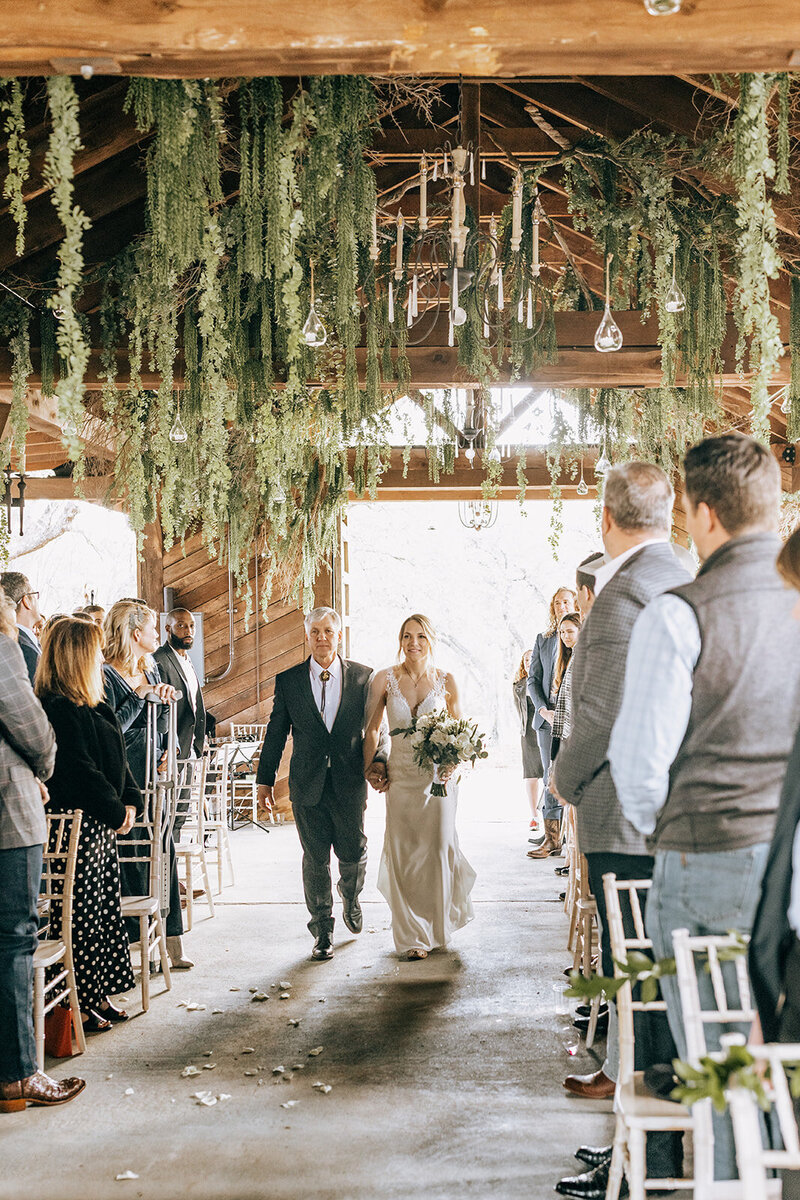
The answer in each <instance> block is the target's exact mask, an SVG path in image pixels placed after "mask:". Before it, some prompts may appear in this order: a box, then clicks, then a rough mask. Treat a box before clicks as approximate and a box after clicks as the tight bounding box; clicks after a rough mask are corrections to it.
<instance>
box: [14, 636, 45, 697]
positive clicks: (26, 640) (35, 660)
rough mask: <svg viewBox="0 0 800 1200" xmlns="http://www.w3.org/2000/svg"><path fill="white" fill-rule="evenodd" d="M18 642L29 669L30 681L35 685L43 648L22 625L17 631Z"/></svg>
mask: <svg viewBox="0 0 800 1200" xmlns="http://www.w3.org/2000/svg"><path fill="white" fill-rule="evenodd" d="M17 642H18V644H19V648H20V650H21V651H22V657H23V658H24V659H25V666H26V667H27V668H28V675H29V676H30V681H31V683H33V677H34V675H35V674H36V668H37V667H38V665H39V659H40V658H41V657H42V648H41V646H40V645H39V643H38V642H37V641H36V638H35V637H34V636H33V634H32V633H28V630H27V629H24V628H23V627H22V626H21V625H20V626H19V627H18V629H17Z"/></svg>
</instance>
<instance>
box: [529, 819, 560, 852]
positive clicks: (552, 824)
mask: <svg viewBox="0 0 800 1200" xmlns="http://www.w3.org/2000/svg"><path fill="white" fill-rule="evenodd" d="M560 841H561V822H560V821H550V820H546V821H545V823H544V841H543V842H542V844H541V846H539V848H538V850H529V851H528V858H549V857H550V855H551V854H557V853H558V851H559V845H560Z"/></svg>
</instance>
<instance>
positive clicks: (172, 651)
mask: <svg viewBox="0 0 800 1200" xmlns="http://www.w3.org/2000/svg"><path fill="white" fill-rule="evenodd" d="M193 645H194V617H193V616H192V614H191V613H190V612H189V611H188V609H185V608H173V610H172V612H170V613H169V614H168V616H167V640H166V641H165V642H164V644H163V646H159V648H158V649H157V650H156V652H155V654H154V655H153V658H154V659H155V661H156V663H157V665H158V669H159V671H160V673H161V678H162V679H163V681H164V683H168V684H169V685H170V686H171V687H174V688H175V690H176V692H180V693H181V698H180V700H178V701H177V705H178V711H177V720H178V746H179V748H180V757H181V758H200V756H201V755H202V753H203V746H204V744H205V737H206V706H205V704H204V703H203V692H202V688H201V686H200V680H199V679H198V678H197V672H196V671H195V669H194V666H193V665H192V660H191V659H190V658H189V651H190V650H191V648H192V646H193Z"/></svg>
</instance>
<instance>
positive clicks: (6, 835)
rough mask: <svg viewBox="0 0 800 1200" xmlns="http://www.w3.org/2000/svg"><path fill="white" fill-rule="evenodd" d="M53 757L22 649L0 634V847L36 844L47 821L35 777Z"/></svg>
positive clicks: (47, 770) (49, 770)
mask: <svg viewBox="0 0 800 1200" xmlns="http://www.w3.org/2000/svg"><path fill="white" fill-rule="evenodd" d="M55 761H56V739H55V734H54V733H53V729H52V726H51V725H50V722H49V721H48V719H47V717H46V716H45V714H44V709H43V708H42V706H41V704H40V703H39V701H38V700H37V699H36V697H35V696H34V694H33V688H32V687H31V682H30V679H29V678H28V669H27V667H26V666H25V659H24V658H23V657H22V651H21V650H20V648H19V646H18V645H17V643H16V642H15V641H13V640H12V639H11V638H10V637H6V636H5V634H0V850H13V849H16V848H17V847H19V846H37V845H39V843H44V841H45V838H46V836H47V822H46V821H45V816H44V805H43V804H42V797H41V794H40V792H39V788H38V786H37V784H36V780H37V778H39V779H49V778H50V776H51V775H52V774H53V767H54V766H55Z"/></svg>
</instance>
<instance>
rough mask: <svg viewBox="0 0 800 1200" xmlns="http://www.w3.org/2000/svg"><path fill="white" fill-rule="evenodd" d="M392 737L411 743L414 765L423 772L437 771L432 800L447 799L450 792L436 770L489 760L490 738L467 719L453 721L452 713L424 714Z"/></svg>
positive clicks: (394, 730) (461, 718) (396, 730)
mask: <svg viewBox="0 0 800 1200" xmlns="http://www.w3.org/2000/svg"><path fill="white" fill-rule="evenodd" d="M391 733H392V737H398V736H400V735H402V736H403V737H407V738H410V739H411V745H412V747H413V750H414V762H415V763H416V764H417V766H418V767H420V768H421V769H422V770H423V771H426V770H430V768H431V767H433V769H434V781H433V784H432V785H431V795H432V796H446V795H447V788H446V786H445V785H444V784H443V783H441V782H440V781H439V780H438V779H437V778H436V769H437V768H441V767H457V766H458V765H459V764H460V763H464V762H468V763H472V765H473V766H474V765H475V763H476V762H477V761H478V759H479V758H488V757H489V751H488V750H487V749H486V745H485V742H486V735H485V734H483V733H481V732H480V731H479V729H478V726H477V724H476V723H475V722H474V721H470V720H468V719H467V718H466V717H451V716H450V714H449V713H445V712H433V713H424V714H423V715H422V716H421V717H414V718H413V719H412V721H411V724H410V725H409V726H406V727H403V728H398V729H393V730H392V731H391Z"/></svg>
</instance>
